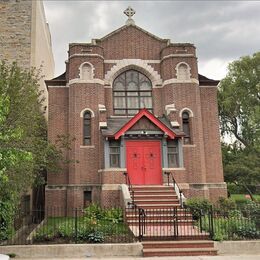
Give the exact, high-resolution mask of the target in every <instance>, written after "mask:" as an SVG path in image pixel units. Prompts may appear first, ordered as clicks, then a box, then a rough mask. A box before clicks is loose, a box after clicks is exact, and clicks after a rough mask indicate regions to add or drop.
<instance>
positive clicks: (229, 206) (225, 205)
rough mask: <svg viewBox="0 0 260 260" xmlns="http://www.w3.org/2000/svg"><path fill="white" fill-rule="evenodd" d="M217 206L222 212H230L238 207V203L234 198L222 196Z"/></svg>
mask: <svg viewBox="0 0 260 260" xmlns="http://www.w3.org/2000/svg"><path fill="white" fill-rule="evenodd" d="M216 207H217V210H218V211H220V212H229V211H230V210H234V209H235V208H236V203H235V201H234V200H232V199H228V198H223V197H220V198H219V199H218V201H217V203H216Z"/></svg>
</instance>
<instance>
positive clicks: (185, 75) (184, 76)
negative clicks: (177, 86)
mask: <svg viewBox="0 0 260 260" xmlns="http://www.w3.org/2000/svg"><path fill="white" fill-rule="evenodd" d="M177 79H179V80H189V79H190V71H189V68H188V66H187V64H185V63H181V64H180V65H179V66H178V69H177Z"/></svg>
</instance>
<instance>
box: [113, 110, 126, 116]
mask: <svg viewBox="0 0 260 260" xmlns="http://www.w3.org/2000/svg"><path fill="white" fill-rule="evenodd" d="M114 113H115V115H125V114H126V110H125V109H115V110H114Z"/></svg>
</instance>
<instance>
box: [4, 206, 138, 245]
mask: <svg viewBox="0 0 260 260" xmlns="http://www.w3.org/2000/svg"><path fill="white" fill-rule="evenodd" d="M95 207H96V206H95ZM20 215H21V216H20ZM17 219H20V222H22V224H20V225H19V227H16V229H14V230H13V234H11V235H10V236H9V239H6V240H2V241H1V240H0V245H24V244H59V243H131V242H134V241H135V240H136V238H135V237H134V235H133V233H132V232H131V230H130V229H129V227H128V225H127V224H126V223H125V221H124V215H123V211H122V210H121V209H111V210H106V211H105V210H102V211H101V210H100V208H97V210H96V211H95V209H92V210H90V211H89V212H88V211H87V210H86V209H69V210H67V211H65V210H64V209H62V208H57V207H56V208H48V209H46V210H45V211H42V210H33V211H31V212H30V214H29V215H27V216H26V220H25V217H24V214H23V213H22V212H21V213H19V214H17Z"/></svg>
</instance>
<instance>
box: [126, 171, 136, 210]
mask: <svg viewBox="0 0 260 260" xmlns="http://www.w3.org/2000/svg"><path fill="white" fill-rule="evenodd" d="M124 176H125V183H126V185H127V186H128V188H129V192H130V195H131V198H132V206H133V207H135V206H136V205H135V191H134V189H133V185H132V183H131V180H130V177H129V175H128V173H127V172H124Z"/></svg>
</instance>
